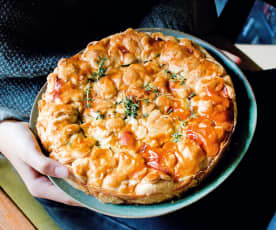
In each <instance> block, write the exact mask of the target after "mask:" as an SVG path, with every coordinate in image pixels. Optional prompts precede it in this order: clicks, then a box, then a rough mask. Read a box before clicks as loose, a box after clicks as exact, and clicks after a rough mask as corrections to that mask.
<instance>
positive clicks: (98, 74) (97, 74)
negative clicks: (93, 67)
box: [88, 57, 107, 81]
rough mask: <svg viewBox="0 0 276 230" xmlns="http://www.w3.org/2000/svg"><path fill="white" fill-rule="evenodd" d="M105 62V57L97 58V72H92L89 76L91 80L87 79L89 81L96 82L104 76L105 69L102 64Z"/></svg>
mask: <svg viewBox="0 0 276 230" xmlns="http://www.w3.org/2000/svg"><path fill="white" fill-rule="evenodd" d="M106 61H107V58H106V57H99V60H98V61H96V62H97V63H98V65H99V68H98V72H94V73H92V74H90V77H91V78H88V79H89V80H93V81H98V80H100V78H102V77H104V76H105V72H106V69H107V68H104V64H105V62H106Z"/></svg>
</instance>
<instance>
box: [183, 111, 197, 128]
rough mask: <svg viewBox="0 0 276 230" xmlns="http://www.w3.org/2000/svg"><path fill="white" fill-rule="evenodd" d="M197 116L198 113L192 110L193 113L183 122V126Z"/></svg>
mask: <svg viewBox="0 0 276 230" xmlns="http://www.w3.org/2000/svg"><path fill="white" fill-rule="evenodd" d="M196 117H198V115H197V114H196V113H195V112H192V114H191V115H190V116H189V117H188V118H187V119H186V120H185V121H183V122H182V123H181V125H182V127H185V126H186V125H187V124H188V122H189V121H190V120H191V119H192V118H196Z"/></svg>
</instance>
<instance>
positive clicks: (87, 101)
mask: <svg viewBox="0 0 276 230" xmlns="http://www.w3.org/2000/svg"><path fill="white" fill-rule="evenodd" d="M90 89H91V85H89V86H88V88H87V89H86V90H85V99H86V104H85V108H90V107H91V105H90V104H89V102H90V101H92V98H90V97H89V94H90Z"/></svg>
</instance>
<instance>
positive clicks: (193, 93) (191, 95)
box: [188, 92, 196, 99]
mask: <svg viewBox="0 0 276 230" xmlns="http://www.w3.org/2000/svg"><path fill="white" fill-rule="evenodd" d="M195 96H196V93H195V92H192V93H191V94H190V95H189V96H188V98H189V99H192V98H193V97H195Z"/></svg>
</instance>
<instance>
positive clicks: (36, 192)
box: [9, 156, 82, 206]
mask: <svg viewBox="0 0 276 230" xmlns="http://www.w3.org/2000/svg"><path fill="white" fill-rule="evenodd" d="M9 161H10V162H11V163H12V165H13V166H14V167H15V169H16V171H17V172H18V173H19V175H20V177H21V178H22V180H23V181H24V183H25V185H26V186H27V188H28V190H29V192H30V193H31V194H32V195H33V196H35V197H38V198H43V199H49V200H53V201H57V202H60V203H64V204H67V205H72V206H82V205H81V204H79V203H77V202H76V201H74V200H73V199H71V198H70V197H69V196H68V195H67V194H66V193H64V192H63V191H61V190H59V189H58V188H57V187H56V186H55V185H54V184H53V183H52V182H51V181H50V180H49V179H48V178H47V177H45V176H41V175H40V174H39V173H38V172H36V171H35V170H34V169H33V168H31V167H29V166H28V165H27V164H25V162H23V161H22V160H21V159H19V158H16V156H10V157H9Z"/></svg>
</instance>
